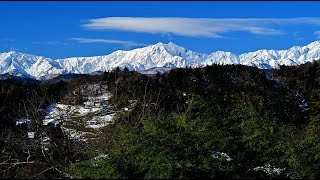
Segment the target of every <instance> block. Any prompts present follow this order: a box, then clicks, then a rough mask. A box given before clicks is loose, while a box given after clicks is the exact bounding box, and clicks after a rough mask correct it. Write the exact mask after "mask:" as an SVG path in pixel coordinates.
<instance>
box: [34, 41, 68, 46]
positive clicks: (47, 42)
mask: <svg viewBox="0 0 320 180" xmlns="http://www.w3.org/2000/svg"><path fill="white" fill-rule="evenodd" d="M32 44H38V45H68V43H65V42H61V41H45V42H42V41H34V42H32Z"/></svg>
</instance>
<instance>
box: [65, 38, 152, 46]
mask: <svg viewBox="0 0 320 180" xmlns="http://www.w3.org/2000/svg"><path fill="white" fill-rule="evenodd" d="M69 39H70V40H74V41H78V42H80V43H107V44H120V45H123V46H125V47H136V46H145V45H146V44H142V43H136V42H133V41H120V40H113V39H90V38H69Z"/></svg>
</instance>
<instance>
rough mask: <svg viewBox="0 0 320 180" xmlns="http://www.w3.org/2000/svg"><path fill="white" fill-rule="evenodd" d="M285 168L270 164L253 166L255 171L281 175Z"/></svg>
mask: <svg viewBox="0 0 320 180" xmlns="http://www.w3.org/2000/svg"><path fill="white" fill-rule="evenodd" d="M285 169H286V168H276V167H272V166H271V165H270V164H267V165H264V166H258V167H255V168H253V170H254V171H263V172H265V173H267V174H269V175H280V174H281V173H282V172H283V171H284V170H285Z"/></svg>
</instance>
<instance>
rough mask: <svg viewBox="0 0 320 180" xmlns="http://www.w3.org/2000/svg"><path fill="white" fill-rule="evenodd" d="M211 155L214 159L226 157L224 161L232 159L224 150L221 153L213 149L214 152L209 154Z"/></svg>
mask: <svg viewBox="0 0 320 180" xmlns="http://www.w3.org/2000/svg"><path fill="white" fill-rule="evenodd" d="M211 157H212V158H214V159H217V158H220V157H223V158H225V159H226V161H232V159H231V158H230V156H228V155H227V154H226V153H224V152H222V153H221V152H217V151H215V152H213V153H212V154H211Z"/></svg>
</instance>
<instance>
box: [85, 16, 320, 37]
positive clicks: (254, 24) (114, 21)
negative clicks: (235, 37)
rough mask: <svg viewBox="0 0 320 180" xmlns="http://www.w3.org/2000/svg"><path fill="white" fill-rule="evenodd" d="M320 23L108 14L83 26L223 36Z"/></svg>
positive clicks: (318, 21)
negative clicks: (225, 34)
mask: <svg viewBox="0 0 320 180" xmlns="http://www.w3.org/2000/svg"><path fill="white" fill-rule="evenodd" d="M290 24H299V25H300V24H301V25H302V24H309V25H318V26H320V18H317V17H314V18H312V17H305V18H220V19H214V18H179V17H160V18H158V17H150V18H143V17H107V18H98V19H90V20H88V21H86V23H85V24H83V25H82V26H83V27H85V28H87V29H92V30H121V31H133V32H144V33H152V34H157V33H160V34H166V33H172V34H175V35H181V36H193V37H213V38H222V37H224V36H223V35H221V34H222V33H226V32H232V31H245V32H249V33H252V34H257V35H281V34H285V32H283V31H281V30H279V29H277V28H276V27H278V28H279V26H281V25H290Z"/></svg>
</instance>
